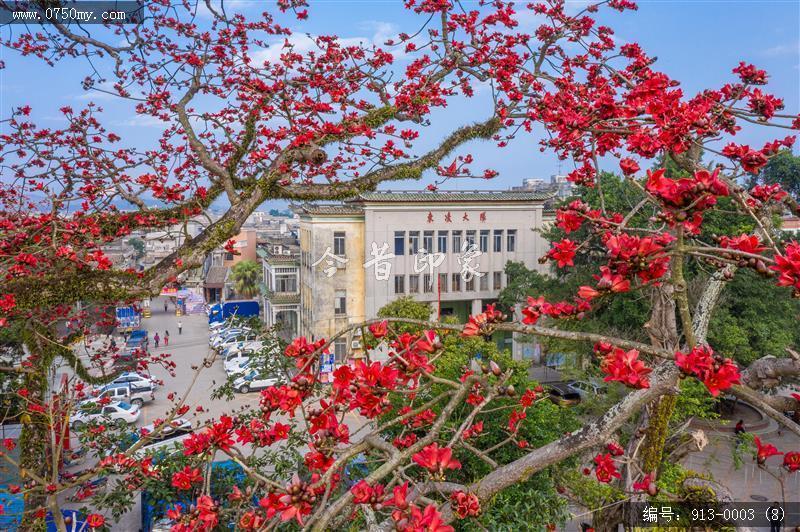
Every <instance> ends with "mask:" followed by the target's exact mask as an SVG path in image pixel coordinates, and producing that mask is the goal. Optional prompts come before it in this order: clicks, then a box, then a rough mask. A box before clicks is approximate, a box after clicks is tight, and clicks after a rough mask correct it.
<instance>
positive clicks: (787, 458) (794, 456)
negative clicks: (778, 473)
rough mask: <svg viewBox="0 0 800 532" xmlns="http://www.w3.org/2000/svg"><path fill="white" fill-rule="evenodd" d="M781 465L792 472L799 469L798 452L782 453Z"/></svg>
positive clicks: (799, 454)
mask: <svg viewBox="0 0 800 532" xmlns="http://www.w3.org/2000/svg"><path fill="white" fill-rule="evenodd" d="M783 467H785V468H786V469H788V470H789V471H790V472H792V473H794V472H795V471H797V470H799V469H800V452H797V451H791V452H788V453H786V454H785V455H783Z"/></svg>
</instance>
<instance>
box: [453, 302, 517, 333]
mask: <svg viewBox="0 0 800 532" xmlns="http://www.w3.org/2000/svg"><path fill="white" fill-rule="evenodd" d="M505 320H506V315H505V313H503V312H501V311H499V310H496V309H495V308H494V304H493V303H492V304H489V305H486V310H484V311H483V312H481V313H480V314H477V315H475V316H470V317H469V320H468V321H467V324H466V325H464V329H463V330H462V331H461V336H476V335H479V334H480V335H487V334H491V333H492V325H494V324H495V323H502V322H504V321H505Z"/></svg>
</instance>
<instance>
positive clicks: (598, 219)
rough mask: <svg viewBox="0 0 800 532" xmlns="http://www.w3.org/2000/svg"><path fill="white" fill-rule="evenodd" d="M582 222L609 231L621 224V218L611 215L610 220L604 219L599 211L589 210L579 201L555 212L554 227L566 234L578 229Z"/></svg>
mask: <svg viewBox="0 0 800 532" xmlns="http://www.w3.org/2000/svg"><path fill="white" fill-rule="evenodd" d="M584 220H587V221H589V222H590V223H592V224H594V225H596V226H597V227H600V228H601V229H609V228H611V227H613V226H614V225H617V224H619V223H621V222H622V220H623V216H622V215H621V214H620V213H612V214H611V216H610V218H606V217H604V216H603V212H602V211H601V210H599V209H591V208H590V207H589V205H588V204H587V203H584V202H583V201H581V200H574V201H573V202H571V203H570V204H569V205H567V206H566V207H562V208H560V209H558V210H557V211H556V226H557V227H559V228H561V229H563V230H564V232H565V233H567V234H569V233H571V232H573V231H577V230H578V229H580V228H581V225H583V222H584Z"/></svg>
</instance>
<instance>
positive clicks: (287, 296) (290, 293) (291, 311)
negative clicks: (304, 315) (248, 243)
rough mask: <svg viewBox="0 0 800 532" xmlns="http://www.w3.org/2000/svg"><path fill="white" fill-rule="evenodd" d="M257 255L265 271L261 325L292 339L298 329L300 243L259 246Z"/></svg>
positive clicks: (282, 241) (273, 241)
mask: <svg viewBox="0 0 800 532" xmlns="http://www.w3.org/2000/svg"><path fill="white" fill-rule="evenodd" d="M258 256H259V258H260V259H261V265H262V268H263V270H264V289H263V291H262V306H263V309H264V314H263V318H264V322H265V323H266V324H267V325H268V326H270V327H278V334H279V335H280V336H281V337H282V338H283V339H285V340H291V339H292V338H294V337H295V336H297V334H298V332H299V327H300V246H299V242H296V241H294V240H293V241H291V242H289V241H288V239H282V240H281V241H275V240H271V241H267V242H264V243H259V246H258Z"/></svg>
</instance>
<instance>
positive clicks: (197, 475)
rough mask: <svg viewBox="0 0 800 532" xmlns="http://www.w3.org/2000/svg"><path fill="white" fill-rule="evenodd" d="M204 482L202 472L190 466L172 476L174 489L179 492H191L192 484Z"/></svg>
mask: <svg viewBox="0 0 800 532" xmlns="http://www.w3.org/2000/svg"><path fill="white" fill-rule="evenodd" d="M202 481H203V474H202V473H201V472H200V470H199V469H197V468H191V467H189V466H186V467H184V468H183V469H181V470H180V471H176V472H174V473H173V474H172V487H173V488H176V489H179V490H190V489H192V484H198V483H200V482H202Z"/></svg>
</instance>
